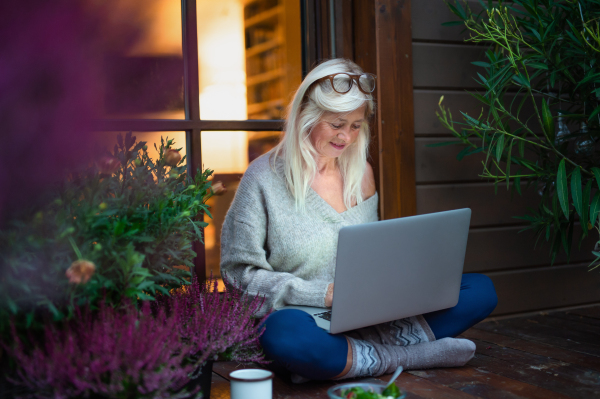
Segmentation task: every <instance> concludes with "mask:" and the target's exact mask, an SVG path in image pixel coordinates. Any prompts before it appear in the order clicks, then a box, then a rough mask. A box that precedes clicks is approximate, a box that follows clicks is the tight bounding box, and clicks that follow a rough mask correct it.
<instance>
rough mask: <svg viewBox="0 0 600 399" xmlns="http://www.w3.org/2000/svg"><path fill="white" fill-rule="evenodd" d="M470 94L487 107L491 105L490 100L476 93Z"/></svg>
mask: <svg viewBox="0 0 600 399" xmlns="http://www.w3.org/2000/svg"><path fill="white" fill-rule="evenodd" d="M469 94H470V95H472V96H473V97H475V98H476V99H478V100H479V101H481V102H482V103H484V104H485V105H490V100H488V99H487V98H485V97H484V96H482V95H481V94H479V93H474V92H469Z"/></svg>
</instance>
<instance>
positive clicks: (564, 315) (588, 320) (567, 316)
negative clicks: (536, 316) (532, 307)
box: [543, 312, 600, 327]
mask: <svg viewBox="0 0 600 399" xmlns="http://www.w3.org/2000/svg"><path fill="white" fill-rule="evenodd" d="M543 315H545V316H548V317H554V318H557V319H561V320H566V321H567V322H569V321H574V322H576V323H583V324H588V325H591V326H595V327H600V319H595V318H593V317H587V316H582V315H578V314H575V313H571V312H552V313H543Z"/></svg>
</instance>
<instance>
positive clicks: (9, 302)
mask: <svg viewBox="0 0 600 399" xmlns="http://www.w3.org/2000/svg"><path fill="white" fill-rule="evenodd" d="M6 304H7V305H8V309H9V310H10V311H11V313H12V314H17V312H18V311H19V309H18V308H17V304H16V303H15V302H14V301H13V300H12V299H10V298H6Z"/></svg>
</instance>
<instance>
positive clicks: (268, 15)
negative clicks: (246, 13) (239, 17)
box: [244, 5, 283, 28]
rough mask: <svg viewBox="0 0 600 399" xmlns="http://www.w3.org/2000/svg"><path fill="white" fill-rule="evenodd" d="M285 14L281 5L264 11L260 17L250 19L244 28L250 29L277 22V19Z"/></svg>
mask: <svg viewBox="0 0 600 399" xmlns="http://www.w3.org/2000/svg"><path fill="white" fill-rule="evenodd" d="M282 12H283V6H281V5H279V6H277V7H273V8H271V9H269V10H266V11H263V12H261V13H260V14H258V15H255V16H253V17H250V18H248V19H247V20H245V21H244V27H245V28H250V27H252V26H256V25H259V24H261V23H265V22H270V21H271V20H276V18H277V17H279V15H280V14H281V13H282Z"/></svg>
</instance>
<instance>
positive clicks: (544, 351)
mask: <svg viewBox="0 0 600 399" xmlns="http://www.w3.org/2000/svg"><path fill="white" fill-rule="evenodd" d="M462 336H463V337H464V338H468V339H470V340H472V341H474V342H475V343H476V345H477V353H476V355H475V357H474V358H473V359H472V360H471V361H470V362H469V363H468V365H467V366H465V367H461V368H448V369H431V370H413V371H407V372H404V373H402V374H401V375H400V377H399V378H398V379H397V382H396V383H397V384H398V386H399V387H401V389H403V390H405V391H407V392H408V396H407V398H410V399H413V398H443V399H469V398H502V399H504V398H511V399H516V398H539V399H562V398H600V306H595V307H587V308H580V309H576V310H569V311H561V312H551V313H540V314H537V315H533V316H527V317H518V318H511V319H504V320H500V321H486V322H483V323H480V324H478V325H476V326H475V327H473V328H471V329H470V330H468V331H466V332H465V333H464V334H463V335H462ZM236 368H243V366H240V365H238V364H235V363H215V366H214V369H213V384H212V393H211V398H212V399H229V382H228V375H229V372H230V371H232V370H234V369H236ZM386 377H388V378H389V376H382V377H380V379H381V380H386V381H387V378H386ZM332 385H335V383H333V382H331V381H326V382H308V383H305V384H300V385H296V384H291V383H288V382H285V381H284V380H283V379H281V378H277V377H276V378H275V380H274V382H273V399H308V398H311V399H312V398H327V389H328V388H329V387H331V386H332Z"/></svg>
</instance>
